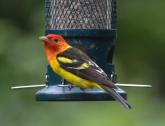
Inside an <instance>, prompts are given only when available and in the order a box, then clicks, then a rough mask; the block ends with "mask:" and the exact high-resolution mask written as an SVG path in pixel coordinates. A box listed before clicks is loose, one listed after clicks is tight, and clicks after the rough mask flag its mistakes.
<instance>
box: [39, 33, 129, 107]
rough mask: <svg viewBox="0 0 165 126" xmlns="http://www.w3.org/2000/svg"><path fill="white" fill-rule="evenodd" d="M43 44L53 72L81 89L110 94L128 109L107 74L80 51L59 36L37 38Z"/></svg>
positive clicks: (50, 35)
mask: <svg viewBox="0 0 165 126" xmlns="http://www.w3.org/2000/svg"><path fill="white" fill-rule="evenodd" d="M39 39H40V40H42V41H43V42H44V48H45V52H46V57H47V60H48V63H49V65H50V67H51V68H52V70H53V72H54V73H56V74H57V75H59V76H61V77H62V78H63V79H65V80H67V81H68V82H70V83H71V84H73V85H76V86H78V87H80V88H81V89H88V88H99V89H101V90H103V91H105V92H107V93H108V94H110V95H111V96H112V97H113V98H114V99H115V100H116V101H118V102H120V103H121V105H122V106H123V107H124V108H126V109H130V108H131V106H130V105H129V104H128V102H127V100H125V99H124V98H123V97H122V96H121V95H120V94H119V93H117V92H116V89H118V87H117V86H116V85H115V84H114V82H112V81H111V79H110V78H109V77H108V76H107V74H106V73H105V72H104V71H103V70H102V69H101V68H100V67H99V66H98V65H97V64H96V63H95V62H94V61H93V60H92V59H91V58H90V57H89V56H88V55H87V54H86V53H85V52H83V51H82V50H80V49H78V48H76V47H73V46H71V45H70V44H68V42H67V41H66V40H65V39H64V37H62V36H61V35H59V34H48V35H46V36H41V37H39Z"/></svg>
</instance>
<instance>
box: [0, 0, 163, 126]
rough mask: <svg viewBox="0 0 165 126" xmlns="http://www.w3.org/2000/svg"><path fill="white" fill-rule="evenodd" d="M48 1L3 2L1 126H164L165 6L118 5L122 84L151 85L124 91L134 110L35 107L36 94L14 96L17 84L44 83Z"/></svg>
mask: <svg viewBox="0 0 165 126" xmlns="http://www.w3.org/2000/svg"><path fill="white" fill-rule="evenodd" d="M43 6H44V1H43V0H42V1H39V0H38V1H37V0H14V1H6V0H1V1H0V125H1V126H19V125H20V126H45V125H46V126H48V125H49V126H55V125H58V126H65V125H72V126H83V125H86V126H110V125H114V126H132V125H133V126H155V125H157V126H164V125H165V120H164V119H165V98H164V97H165V92H164V90H165V84H164V82H165V77H164V70H165V56H164V54H165V35H164V34H165V30H164V27H165V23H164V22H165V15H164V12H165V7H164V6H165V1H164V0H157V1H155V0H124V1H121V0H120V1H119V0H118V10H117V11H118V39H117V42H116V51H115V56H114V63H115V64H116V71H117V74H118V81H119V82H124V83H143V84H152V85H153V88H152V89H142V88H124V90H126V91H127V93H128V94H129V102H130V103H131V104H132V105H133V109H132V110H130V111H127V110H124V109H123V108H122V107H121V106H120V105H119V104H118V103H116V102H67V103H65V102H36V101H35V92H36V91H37V90H21V91H11V90H10V87H11V86H13V85H18V84H25V85H26V84H38V83H42V82H44V76H45V72H46V59H45V54H44V50H43V47H42V44H41V43H40V41H39V40H38V36H40V35H42V34H43V33H44V18H43V17H44V10H43Z"/></svg>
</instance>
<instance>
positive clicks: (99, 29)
mask: <svg viewBox="0 0 165 126" xmlns="http://www.w3.org/2000/svg"><path fill="white" fill-rule="evenodd" d="M45 21H46V23H45V29H46V31H45V34H46V35H47V34H60V35H62V36H63V37H64V38H65V39H66V40H67V42H68V43H69V44H70V45H72V46H75V47H77V48H79V49H81V50H82V51H84V52H85V53H87V54H88V55H89V56H90V57H91V58H92V60H93V61H95V62H96V63H97V64H98V65H99V66H100V67H101V68H102V69H103V70H104V71H105V72H106V73H107V75H108V76H109V78H110V79H111V80H112V81H113V82H114V83H116V81H117V80H116V73H115V68H114V65H113V64H112V58H113V52H114V47H115V39H116V0H45ZM117 92H118V93H119V94H120V95H121V96H122V97H124V98H125V99H126V96H127V95H126V93H125V92H124V91H123V90H121V89H118V90H117ZM36 100H37V101H86V100H87V101H90V100H91V101H98V100H113V98H112V97H111V96H110V95H109V94H107V93H105V92H104V91H101V90H100V89H95V88H94V89H86V90H82V89H80V88H79V87H71V88H70V86H69V83H68V82H67V81H65V80H64V79H62V78H61V77H59V76H58V75H56V74H55V73H54V72H53V71H52V69H51V68H50V66H49V65H48V67H47V74H46V86H45V87H44V88H43V89H40V90H39V91H38V92H37V93H36Z"/></svg>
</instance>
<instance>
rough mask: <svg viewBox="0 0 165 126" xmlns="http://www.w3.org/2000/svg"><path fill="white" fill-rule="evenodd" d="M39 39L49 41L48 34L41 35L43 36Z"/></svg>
mask: <svg viewBox="0 0 165 126" xmlns="http://www.w3.org/2000/svg"><path fill="white" fill-rule="evenodd" d="M39 39H40V40H42V41H44V42H49V39H48V38H47V37H46V36H41V37H39Z"/></svg>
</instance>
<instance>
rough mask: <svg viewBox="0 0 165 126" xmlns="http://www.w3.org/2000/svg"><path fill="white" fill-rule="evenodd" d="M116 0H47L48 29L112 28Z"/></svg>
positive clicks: (113, 25)
mask: <svg viewBox="0 0 165 126" xmlns="http://www.w3.org/2000/svg"><path fill="white" fill-rule="evenodd" d="M115 1H116V0H45V8H46V29H47V30H60V29H112V28H114V27H115V22H116V21H115V18H116V15H115V14H116V13H115V11H116V3H115Z"/></svg>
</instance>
